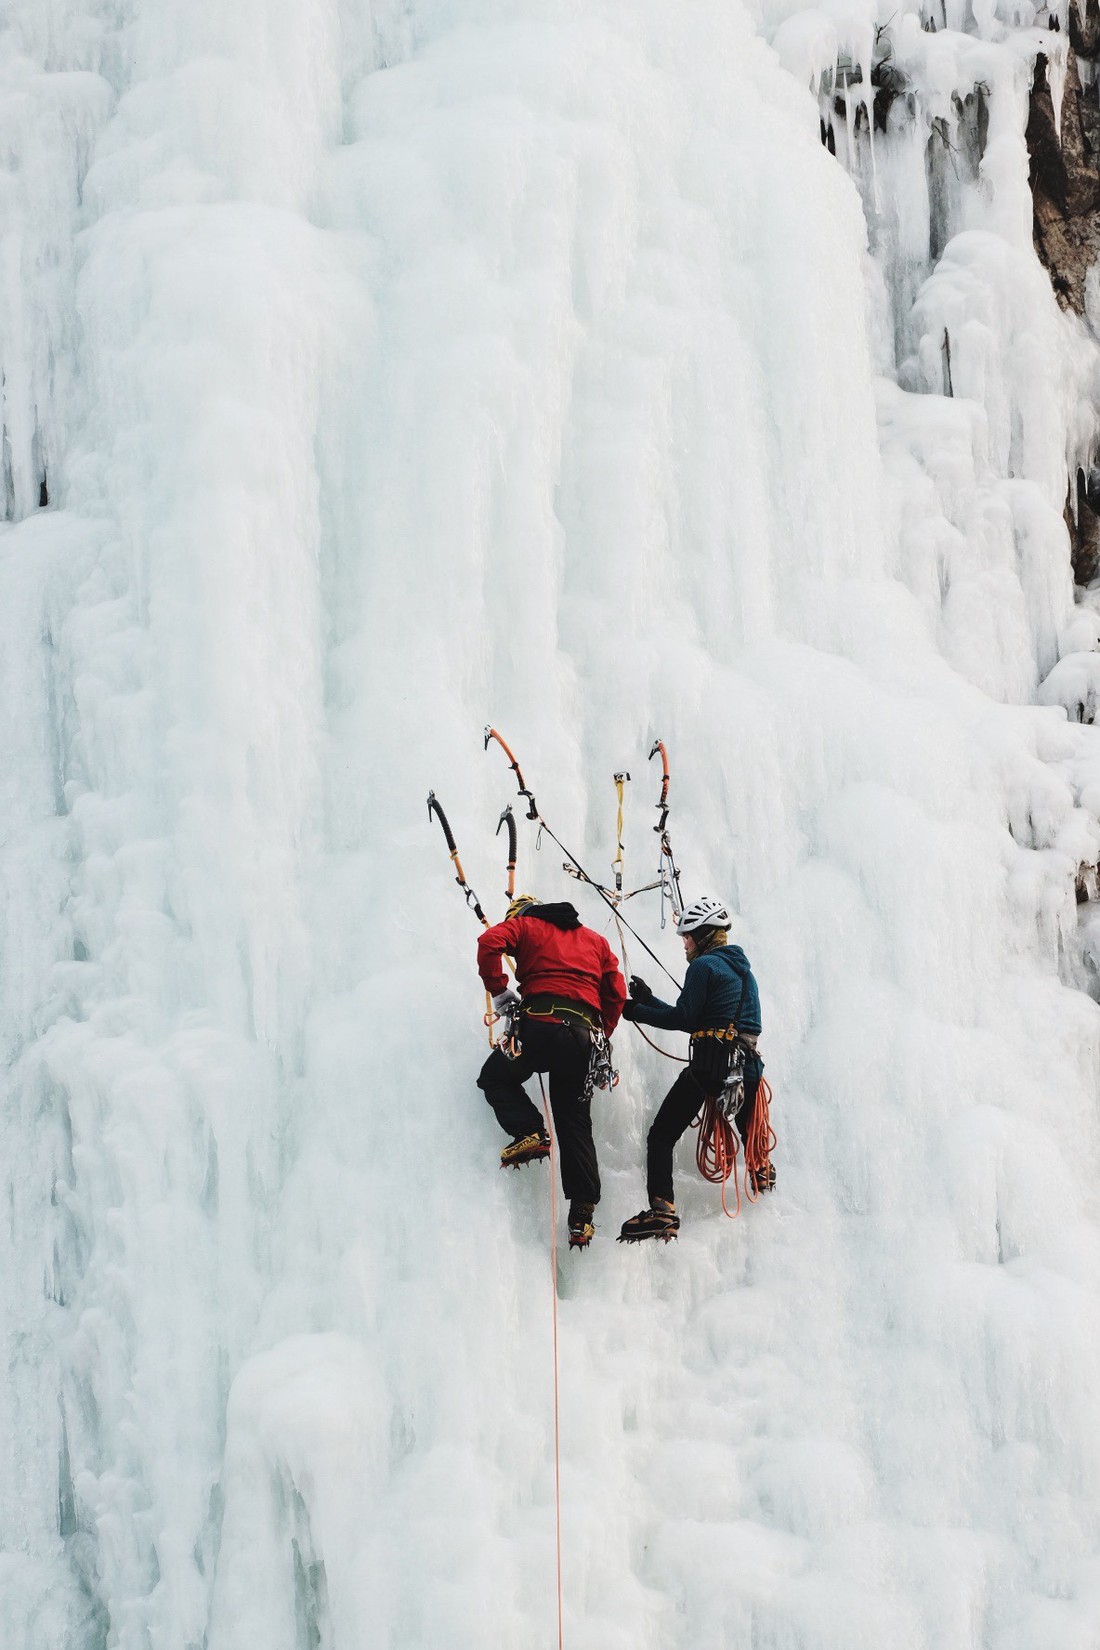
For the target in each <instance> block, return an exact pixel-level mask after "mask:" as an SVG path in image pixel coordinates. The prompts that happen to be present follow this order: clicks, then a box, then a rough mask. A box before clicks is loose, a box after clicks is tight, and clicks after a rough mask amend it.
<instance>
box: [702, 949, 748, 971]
mask: <svg viewBox="0 0 1100 1650" xmlns="http://www.w3.org/2000/svg"><path fill="white" fill-rule="evenodd" d="M706 955H707V956H708V957H718V958H720V960H721V961H722V962H724V963H725V964H726V965H727V967H729V968H732V969H733V972H734V973H735V974H740V976H741V978H742V979H744V977H745V975H746V974H749V973H751V972H752V970H751V968H750V966H749V959H748V958H747V957H746V955H745V953H744V952H743V951H742V949H741V947H740V946H739V945H723V946H722V947H721V948H720V949H719V950H717V951H708V952H707V953H706Z"/></svg>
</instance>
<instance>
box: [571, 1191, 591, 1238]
mask: <svg viewBox="0 0 1100 1650" xmlns="http://www.w3.org/2000/svg"><path fill="white" fill-rule="evenodd" d="M595 1213H596V1205H595V1204H594V1203H578V1201H577V1199H576V1198H574V1199H573V1201H572V1202H571V1203H570V1205H569V1247H570V1249H587V1248H588V1245H589V1244H590V1243H591V1242H592V1239H593V1238H594V1237H595V1235H596V1228H595V1227H594V1226H593V1224H592V1216H593V1215H594V1214H595Z"/></svg>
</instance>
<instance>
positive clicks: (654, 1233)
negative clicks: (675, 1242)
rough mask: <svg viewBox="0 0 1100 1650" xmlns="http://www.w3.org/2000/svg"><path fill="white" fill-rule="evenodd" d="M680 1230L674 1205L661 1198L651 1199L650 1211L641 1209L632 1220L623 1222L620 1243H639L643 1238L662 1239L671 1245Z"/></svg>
mask: <svg viewBox="0 0 1100 1650" xmlns="http://www.w3.org/2000/svg"><path fill="white" fill-rule="evenodd" d="M679 1230H680V1217H679V1215H678V1214H677V1213H676V1208H675V1205H674V1204H671V1203H666V1202H665V1200H664V1198H663V1197H655V1198H654V1199H653V1207H652V1209H643V1210H642V1211H641V1213H640V1214H636V1215H635V1216H634V1219H633V1220H624V1222H623V1229H622V1231H621V1232H620V1233H619V1242H620V1243H641V1241H642V1239H643V1238H663V1240H664V1241H665V1243H671V1242H672V1239H673V1238H674V1237H675V1236H676V1234H677V1232H678V1231H679Z"/></svg>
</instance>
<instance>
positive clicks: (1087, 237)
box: [1027, 0, 1100, 315]
mask: <svg viewBox="0 0 1100 1650" xmlns="http://www.w3.org/2000/svg"><path fill="white" fill-rule="evenodd" d="M1070 10H1071V16H1072V18H1073V23H1072V27H1071V31H1070V42H1071V43H1070V49H1069V64H1068V70H1067V74H1066V85H1065V94H1064V96H1063V99H1062V129H1061V132H1059V131H1058V129H1057V126H1056V123H1055V116H1054V103H1053V100H1052V98H1051V92H1050V82H1049V78H1048V72H1047V70H1048V65H1047V59H1046V58H1045V57H1043V56H1040V57H1039V58H1038V60H1037V62H1036V65H1035V80H1034V83H1033V85H1032V89H1031V108H1030V111H1029V116H1028V123H1027V146H1028V152H1029V154H1030V156H1031V192H1032V197H1033V199H1034V202H1035V248H1036V251H1037V252H1038V254H1039V257H1040V258H1041V259H1042V261H1043V263H1044V265H1045V266H1046V268H1047V270H1048V272H1049V274H1050V279H1051V282H1052V284H1053V286H1054V290H1055V293H1056V294H1057V296H1058V301H1059V303H1060V304H1061V305H1062V307H1063V308H1064V309H1074V310H1076V311H1077V313H1078V314H1079V315H1083V314H1084V313H1085V278H1086V276H1087V275H1088V272H1089V269H1090V268H1091V267H1092V265H1093V264H1094V263H1095V262H1096V260H1097V259H1098V258H1100V97H1098V90H1100V87H1098V83H1097V79H1096V72H1097V67H1098V65H1097V63H1096V61H1095V59H1094V54H1096V53H1100V6H1098V3H1097V0H1089V3H1088V9H1087V11H1086V14H1085V22H1084V24H1083V25H1082V24H1080V23H1078V21H1077V18H1076V9H1075V8H1073V7H1071V8H1070ZM1079 60H1080V61H1079Z"/></svg>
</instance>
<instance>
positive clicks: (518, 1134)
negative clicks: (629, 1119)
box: [477, 894, 626, 1247]
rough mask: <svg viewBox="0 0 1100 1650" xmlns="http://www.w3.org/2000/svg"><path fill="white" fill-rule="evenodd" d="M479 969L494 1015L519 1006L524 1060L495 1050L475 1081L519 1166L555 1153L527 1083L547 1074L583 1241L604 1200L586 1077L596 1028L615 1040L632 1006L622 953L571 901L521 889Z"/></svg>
mask: <svg viewBox="0 0 1100 1650" xmlns="http://www.w3.org/2000/svg"><path fill="white" fill-rule="evenodd" d="M505 952H507V953H508V955H509V956H511V957H513V958H514V959H515V965H516V984H517V986H518V987H519V996H518V997H517V995H516V993H515V992H514V991H512V990H511V989H510V988H509V985H508V979H507V976H506V975H505V972H504V969H503V967H502V965H501V958H502V957H503V955H504V953H505ZM477 967H478V973H479V974H480V975H481V978H482V980H483V982H484V984H485V989H486V991H488V992H489V993H490V994H491V996H492V999H493V1008H494V1009H495V1010H496V1012H497V1013H498V1014H504V1013H507V1011H508V1010H509V1009H510V1008H512V1007H514V1006H515V1005H516V1004H517V1003H518V1004H519V1039H520V1044H521V1051H520V1054H519V1056H518V1057H517V1058H515V1059H510V1058H509V1057H508V1055H507V1054H505V1053H504V1051H503V1049H501V1048H495V1049H494V1050H493V1052H492V1054H490V1056H489V1058H488V1059H487V1060H486V1062H485V1064H484V1066H483V1067H482V1068H481V1075H480V1077H479V1078H478V1080H477V1086H478V1088H479V1089H481V1090H482V1092H483V1093H484V1095H485V1098H486V1100H488V1102H489V1104H490V1105H491V1106H492V1108H493V1110H494V1112H495V1113H496V1116H497V1121H498V1123H499V1124H500V1126H501V1128H502V1129H503V1130H504V1132H505V1133H506V1134H509V1135H511V1137H512V1144H511V1145H510V1146H505V1148H504V1150H503V1151H502V1152H501V1154H500V1161H501V1164H502V1165H504V1166H508V1165H512V1166H514V1167H516V1168H518V1167H519V1166H520V1164H521V1163H530V1162H531V1161H532V1160H533V1159H535V1158H539V1157H548V1156H549V1155H550V1140H549V1137H548V1135H547V1133H546V1130H545V1128H544V1126H543V1118H542V1115H541V1113H540V1112H539V1110H538V1108H537V1106H535V1105H534V1104H533V1103H532V1101H531V1099H530V1098H529V1096H528V1095H527V1094H526V1092H525V1091H524V1088H523V1084H524V1083H525V1082H526V1080H527V1078H528V1077H530V1076H532V1075H533V1073H534V1072H536V1071H545V1072H548V1073H549V1074H550V1105H551V1108H552V1110H553V1113H554V1126H555V1128H556V1129H557V1135H558V1151H559V1154H560V1157H561V1184H562V1190H563V1191H564V1193H565V1195H566V1197H567V1198H568V1199H569V1241H570V1243H571V1244H572V1245H574V1246H575V1247H583V1246H584V1245H586V1244H587V1243H588V1241H589V1239H590V1238H591V1237H592V1235H593V1231H594V1227H593V1225H592V1216H593V1214H594V1212H595V1208H596V1204H597V1203H598V1202H599V1201H600V1170H599V1165H598V1163H597V1162H596V1148H595V1145H594V1144H593V1140H592V1101H591V1095H590V1094H586V1092H585V1090H586V1087H587V1086H588V1085H587V1084H586V1078H587V1076H588V1066H589V1060H590V1059H591V1056H592V1043H593V1037H594V1034H595V1033H597V1032H598V1031H603V1032H605V1033H606V1034H607V1035H608V1036H610V1035H611V1033H612V1032H613V1031H614V1029H615V1027H616V1026H617V1025H618V1023H619V1017H620V1015H621V1014H622V1011H623V1004H624V1003H625V1002H626V985H625V983H624V981H623V977H622V975H621V974H620V973H619V959H618V958H617V957H616V956H615V953H614V952H613V951H612V949H611V947H610V946H609V945H608V943H607V941H606V940H605V939H604V937H603V935H602V934H597V933H596V932H595V930H594V929H592V928H585V927H583V926H582V924H581V920H580V918H579V917H578V916H577V913H576V911H575V910H574V909H573V907H572V906H571V905H565V904H562V905H540V904H539V902H538V901H537V900H536V899H535V897H534V895H533V894H520V895H519V896H518V897H517V898H516V899H514V900H513V901H512V903H511V905H510V906H509V907H508V915H507V917H506V918H505V920H504V921H503V922H498V923H497V924H496V925H495V926H494V927H492V928H486V929H485V930H484V931H483V933H482V935H481V938H480V939H479V940H478V943H477Z"/></svg>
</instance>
